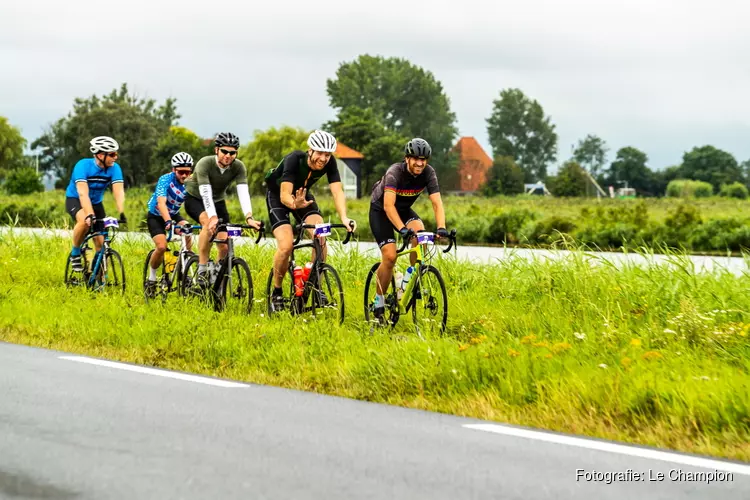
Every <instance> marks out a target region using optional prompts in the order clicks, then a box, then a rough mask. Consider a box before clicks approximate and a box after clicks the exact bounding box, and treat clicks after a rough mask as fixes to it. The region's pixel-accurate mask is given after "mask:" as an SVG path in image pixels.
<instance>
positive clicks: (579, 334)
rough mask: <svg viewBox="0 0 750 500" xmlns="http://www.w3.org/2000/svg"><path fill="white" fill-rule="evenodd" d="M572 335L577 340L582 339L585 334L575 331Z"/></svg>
mask: <svg viewBox="0 0 750 500" xmlns="http://www.w3.org/2000/svg"><path fill="white" fill-rule="evenodd" d="M573 335H575V336H576V338H577V339H578V340H583V339H585V338H586V334H585V333H579V332H575V333H574V334H573Z"/></svg>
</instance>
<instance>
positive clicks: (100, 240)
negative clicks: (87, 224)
mask: <svg viewBox="0 0 750 500" xmlns="http://www.w3.org/2000/svg"><path fill="white" fill-rule="evenodd" d="M91 208H93V209H94V216H95V217H96V222H95V223H94V231H96V232H102V231H104V218H105V217H107V213H106V212H105V211H104V204H103V203H97V204H95V205H91ZM92 239H93V240H94V247H96V251H97V252H99V250H101V249H102V245H103V244H104V236H95V237H94V238H92Z"/></svg>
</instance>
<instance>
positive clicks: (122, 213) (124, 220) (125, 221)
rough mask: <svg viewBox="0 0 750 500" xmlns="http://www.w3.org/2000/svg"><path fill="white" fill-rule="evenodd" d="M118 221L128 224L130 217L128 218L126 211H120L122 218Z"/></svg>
mask: <svg viewBox="0 0 750 500" xmlns="http://www.w3.org/2000/svg"><path fill="white" fill-rule="evenodd" d="M117 222H119V223H120V224H127V223H128V219H127V217H125V213H124V212H120V219H119V220H118V221H117Z"/></svg>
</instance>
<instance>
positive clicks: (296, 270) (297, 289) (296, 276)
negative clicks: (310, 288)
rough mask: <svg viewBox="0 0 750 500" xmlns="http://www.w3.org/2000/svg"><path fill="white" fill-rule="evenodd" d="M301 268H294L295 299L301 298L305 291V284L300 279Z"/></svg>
mask: <svg viewBox="0 0 750 500" xmlns="http://www.w3.org/2000/svg"><path fill="white" fill-rule="evenodd" d="M302 272H303V271H302V267H300V266H295V268H294V273H293V274H294V295H295V296H296V297H301V296H302V292H303V290H304V289H305V282H304V280H303V279H302Z"/></svg>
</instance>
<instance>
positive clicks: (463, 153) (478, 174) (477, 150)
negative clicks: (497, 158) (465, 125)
mask: <svg viewBox="0 0 750 500" xmlns="http://www.w3.org/2000/svg"><path fill="white" fill-rule="evenodd" d="M453 150H454V151H456V152H458V158H459V162H458V172H459V189H460V190H461V191H476V190H477V189H479V188H480V187H481V186H482V185H483V184H484V183H485V182H486V181H487V172H488V171H489V170H490V169H491V168H492V158H490V157H489V155H488V154H487V153H485V152H484V149H482V146H480V145H479V143H478V142H477V140H476V139H474V138H473V137H461V138H460V139H459V140H458V142H457V143H456V145H455V146H453Z"/></svg>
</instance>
